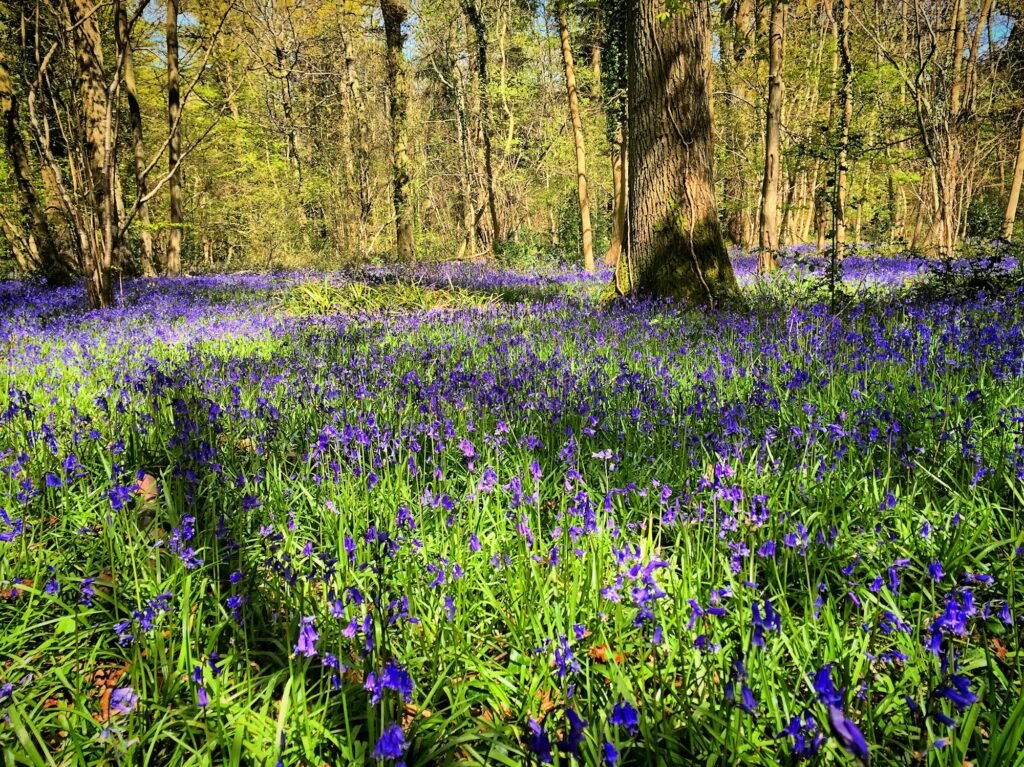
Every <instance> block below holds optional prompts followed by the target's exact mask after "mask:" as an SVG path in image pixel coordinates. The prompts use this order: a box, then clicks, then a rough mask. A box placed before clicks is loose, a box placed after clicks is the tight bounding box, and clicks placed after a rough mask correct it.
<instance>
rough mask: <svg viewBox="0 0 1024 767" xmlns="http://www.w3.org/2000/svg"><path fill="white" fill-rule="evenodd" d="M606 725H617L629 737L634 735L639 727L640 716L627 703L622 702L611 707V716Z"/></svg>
mask: <svg viewBox="0 0 1024 767" xmlns="http://www.w3.org/2000/svg"><path fill="white" fill-rule="evenodd" d="M608 723H609V724H614V725H618V726H619V727H621V728H623V729H624V730H625V731H626V732H628V733H629V734H630V735H636V733H637V729H638V728H639V726H640V715H639V714H638V713H637V710H636V709H635V708H634V707H633V706H632V705H630V703H629V702H628V701H625V700H624V701H622V702H621V703H616V704H615V705H614V706H613V707H612V715H611V716H610V717H608Z"/></svg>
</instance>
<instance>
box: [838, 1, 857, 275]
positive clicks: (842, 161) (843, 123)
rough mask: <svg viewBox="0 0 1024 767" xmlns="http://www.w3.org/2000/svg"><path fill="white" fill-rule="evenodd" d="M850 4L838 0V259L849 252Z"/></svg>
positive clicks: (851, 62) (851, 70)
mask: <svg viewBox="0 0 1024 767" xmlns="http://www.w3.org/2000/svg"><path fill="white" fill-rule="evenodd" d="M850 1H851V0H836V27H837V32H838V38H839V41H838V42H839V62H840V65H839V69H840V73H841V78H842V82H841V84H840V87H839V152H838V156H837V158H836V189H835V209H834V211H833V215H834V217H835V222H834V227H835V229H834V235H833V236H834V238H835V251H836V257H837V258H842V257H843V255H844V254H845V252H846V226H847V221H846V198H847V175H848V174H849V171H850V123H851V122H852V121H853V61H852V59H851V58H850Z"/></svg>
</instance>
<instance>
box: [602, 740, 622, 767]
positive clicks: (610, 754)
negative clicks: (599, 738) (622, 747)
mask: <svg viewBox="0 0 1024 767" xmlns="http://www.w3.org/2000/svg"><path fill="white" fill-rule="evenodd" d="M603 756H604V763H605V764H606V765H608V767H615V765H617V764H618V763H619V750H618V749H617V748H615V744H614V743H612V742H611V741H607V740H606V741H605V742H604V754H603Z"/></svg>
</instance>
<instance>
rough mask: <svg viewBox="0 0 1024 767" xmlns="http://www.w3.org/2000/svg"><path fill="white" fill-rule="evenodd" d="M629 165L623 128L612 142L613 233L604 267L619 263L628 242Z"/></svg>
mask: <svg viewBox="0 0 1024 767" xmlns="http://www.w3.org/2000/svg"><path fill="white" fill-rule="evenodd" d="M628 165H629V152H628V150H627V148H626V135H625V132H624V130H623V129H622V128H619V130H618V131H616V132H615V137H614V139H613V141H612V231H611V245H610V246H609V247H608V252H607V253H606V254H605V256H604V265H605V266H610V267H614V266H615V265H616V264H617V263H619V256H620V255H622V246H623V243H624V242H625V240H626V207H627V205H628V200H629V195H628V194H627V191H628V189H629V179H627V178H626V168H627V167H628Z"/></svg>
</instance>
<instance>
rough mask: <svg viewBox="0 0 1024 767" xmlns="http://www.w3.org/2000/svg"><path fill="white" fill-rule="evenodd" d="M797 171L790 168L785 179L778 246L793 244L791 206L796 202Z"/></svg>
mask: <svg viewBox="0 0 1024 767" xmlns="http://www.w3.org/2000/svg"><path fill="white" fill-rule="evenodd" d="M796 182H797V172H796V170H794V169H792V168H791V169H790V171H789V174H788V176H787V179H786V201H785V202H784V203H783V205H782V223H781V224H779V248H780V249H781V248H786V247H788V246H790V245H792V244H793V232H792V229H793V206H794V205H795V204H796Z"/></svg>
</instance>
